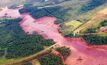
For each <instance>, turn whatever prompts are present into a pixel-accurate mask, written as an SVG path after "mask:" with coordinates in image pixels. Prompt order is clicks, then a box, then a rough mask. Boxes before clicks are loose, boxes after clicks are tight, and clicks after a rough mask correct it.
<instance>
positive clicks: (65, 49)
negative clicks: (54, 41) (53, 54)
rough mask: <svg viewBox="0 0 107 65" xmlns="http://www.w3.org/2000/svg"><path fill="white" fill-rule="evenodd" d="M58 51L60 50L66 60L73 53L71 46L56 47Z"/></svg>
mask: <svg viewBox="0 0 107 65" xmlns="http://www.w3.org/2000/svg"><path fill="white" fill-rule="evenodd" d="M56 51H58V52H59V53H60V54H61V55H62V56H63V59H64V60H66V59H67V58H68V56H69V55H70V54H71V50H70V48H68V47H65V46H63V47H59V48H56Z"/></svg>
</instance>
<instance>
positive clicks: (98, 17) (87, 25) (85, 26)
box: [74, 9, 107, 33]
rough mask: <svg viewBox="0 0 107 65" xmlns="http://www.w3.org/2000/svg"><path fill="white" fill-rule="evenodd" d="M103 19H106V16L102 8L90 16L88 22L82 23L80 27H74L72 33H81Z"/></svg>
mask: <svg viewBox="0 0 107 65" xmlns="http://www.w3.org/2000/svg"><path fill="white" fill-rule="evenodd" d="M105 10H106V9H105ZM105 19H107V16H106V15H105V13H104V10H102V11H100V13H99V12H98V13H97V14H96V15H95V16H94V17H92V18H91V20H89V21H88V22H86V23H84V24H82V25H81V26H80V27H78V28H77V29H75V30H74V33H77V32H79V33H81V32H82V33H83V32H84V31H86V30H87V29H89V28H96V27H98V26H99V24H100V23H101V22H102V21H103V20H105Z"/></svg>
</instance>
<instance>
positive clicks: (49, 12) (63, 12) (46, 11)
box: [19, 6, 69, 23]
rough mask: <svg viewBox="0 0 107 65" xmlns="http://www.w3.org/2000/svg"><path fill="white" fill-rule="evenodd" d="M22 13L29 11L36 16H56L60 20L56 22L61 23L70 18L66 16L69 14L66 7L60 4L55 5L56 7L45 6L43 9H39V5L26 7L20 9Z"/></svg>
mask: <svg viewBox="0 0 107 65" xmlns="http://www.w3.org/2000/svg"><path fill="white" fill-rule="evenodd" d="M19 11H20V13H21V14H23V13H25V12H28V13H30V14H31V15H32V16H33V17H34V18H41V17H43V16H52V17H56V18H57V19H58V21H56V23H61V22H63V21H65V20H67V19H68V18H67V17H66V16H69V14H67V11H68V10H67V9H64V8H63V7H60V6H55V7H44V8H41V9H38V8H37V7H25V8H23V9H20V10H19Z"/></svg>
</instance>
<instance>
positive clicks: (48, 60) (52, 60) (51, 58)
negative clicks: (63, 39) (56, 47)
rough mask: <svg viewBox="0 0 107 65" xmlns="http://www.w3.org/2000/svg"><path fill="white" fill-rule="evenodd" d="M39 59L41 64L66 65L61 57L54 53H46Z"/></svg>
mask: <svg viewBox="0 0 107 65" xmlns="http://www.w3.org/2000/svg"><path fill="white" fill-rule="evenodd" d="M38 60H39V62H40V64H41V65H65V64H64V63H63V61H62V59H61V57H59V56H57V55H55V54H52V53H50V54H47V55H44V56H42V57H40V58H39V59H38Z"/></svg>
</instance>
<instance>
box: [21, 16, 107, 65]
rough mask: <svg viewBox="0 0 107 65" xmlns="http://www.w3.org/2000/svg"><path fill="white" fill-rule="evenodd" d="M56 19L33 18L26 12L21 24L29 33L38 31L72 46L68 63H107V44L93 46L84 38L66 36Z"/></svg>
mask: <svg viewBox="0 0 107 65" xmlns="http://www.w3.org/2000/svg"><path fill="white" fill-rule="evenodd" d="M55 21H56V18H54V17H42V18H40V19H33V18H32V17H31V16H30V15H29V14H26V15H24V17H23V20H22V21H21V22H20V26H21V27H22V29H23V30H24V31H25V32H26V33H28V34H33V32H37V33H38V34H40V35H42V36H43V37H44V38H45V39H53V40H54V41H55V42H56V43H57V44H60V45H65V46H68V47H70V49H71V55H70V56H69V57H68V58H67V60H66V61H65V63H66V64H67V65H107V46H106V45H105V46H103V47H91V46H88V45H87V43H86V42H85V41H84V40H83V39H82V38H66V37H64V36H63V35H61V33H59V32H58V28H59V26H58V25H56V24H54V22H55Z"/></svg>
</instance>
